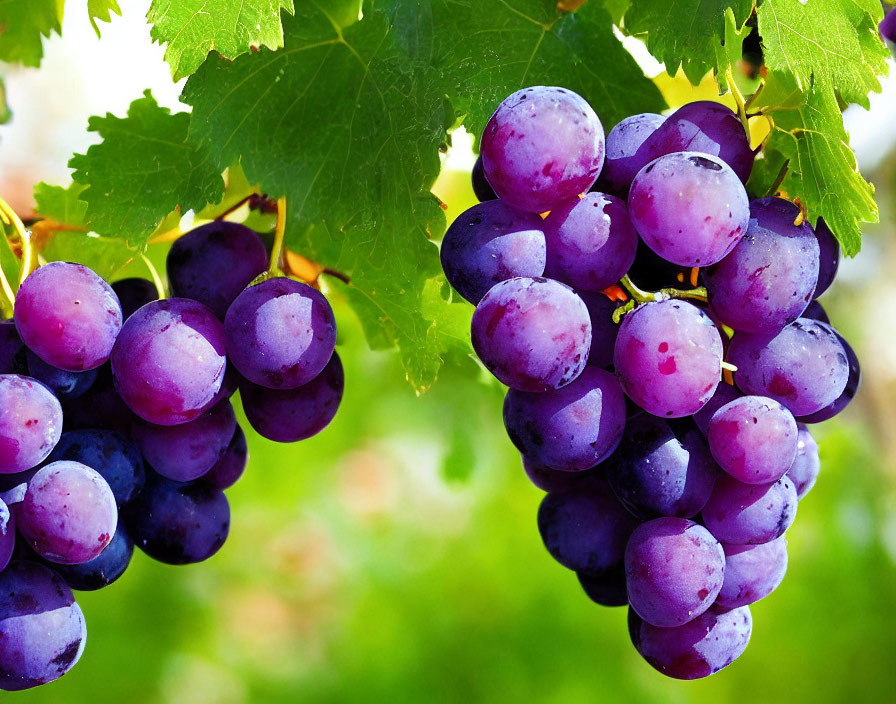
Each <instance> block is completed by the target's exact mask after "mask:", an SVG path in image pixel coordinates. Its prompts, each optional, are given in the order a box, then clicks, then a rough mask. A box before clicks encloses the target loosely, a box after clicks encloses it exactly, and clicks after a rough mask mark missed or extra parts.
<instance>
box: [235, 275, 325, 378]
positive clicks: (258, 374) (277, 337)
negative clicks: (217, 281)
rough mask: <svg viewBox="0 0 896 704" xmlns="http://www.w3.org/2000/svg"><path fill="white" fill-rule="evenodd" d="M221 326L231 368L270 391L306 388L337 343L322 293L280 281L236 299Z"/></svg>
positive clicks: (286, 280) (245, 292)
mask: <svg viewBox="0 0 896 704" xmlns="http://www.w3.org/2000/svg"><path fill="white" fill-rule="evenodd" d="M224 328H225V330H226V331H227V353H228V354H229V355H230V360H231V362H233V366H235V367H236V368H237V371H239V372H240V374H242V375H243V376H244V377H246V379H248V380H249V381H251V382H253V383H255V384H259V385H261V386H265V387H267V388H269V389H295V388H296V387H299V386H301V385H302V384H307V383H308V382H309V381H311V380H312V379H313V378H314V377H316V376H317V375H318V374H320V372H321V371H322V370H323V368H324V367H325V366H326V365H327V362H329V361H330V357H332V356H333V349H334V348H335V345H336V320H335V318H334V317H333V309H332V308H330V304H329V302H328V301H327V299H326V298H324V295H323V294H322V293H321V292H320V291H317V290H315V289H313V288H311V287H310V286H308V285H307V284H303V283H299V282H298V281H293V280H292V279H286V278H282V277H279V278H275V279H268V280H267V281H263V282H262V283H260V284H258V285H257V286H251V287H249V288H247V289H246V290H245V291H243V292H242V293H241V294H240V295H239V296H237V298H236V300H235V301H234V302H233V305H232V306H230V310H228V311H227V317H226V318H225V320H224Z"/></svg>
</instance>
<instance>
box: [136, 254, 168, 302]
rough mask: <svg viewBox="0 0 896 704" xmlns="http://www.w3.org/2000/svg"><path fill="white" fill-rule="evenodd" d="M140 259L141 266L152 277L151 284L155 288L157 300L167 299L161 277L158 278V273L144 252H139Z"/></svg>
mask: <svg viewBox="0 0 896 704" xmlns="http://www.w3.org/2000/svg"><path fill="white" fill-rule="evenodd" d="M140 259H142V260H143V264H144V265H145V266H146V268H147V269H148V270H149V275H150V276H151V277H152V282H153V284H155V287H156V293H158V294H159V300H160V301H161V300H164V299H166V298H168V295H167V294H166V293H165V284H163V283H162V277H161V276H159V272H158V271H157V270H156V267H155V265H154V264H153V263H152V262H151V261H150V260H149V257H147V256H146V253H145V252H140Z"/></svg>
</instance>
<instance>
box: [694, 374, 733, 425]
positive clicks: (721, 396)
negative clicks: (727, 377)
mask: <svg viewBox="0 0 896 704" xmlns="http://www.w3.org/2000/svg"><path fill="white" fill-rule="evenodd" d="M741 396H743V394H742V393H741V392H740V391H738V390H737V389H736V388H735V387H734V386H731V384H726V383H720V384H719V385H718V386H717V387H716V392H715V393H714V394H713V395H712V398H711V399H709V401H707V402H706V405H705V406H703V408H701V409H700V410H699V411H697V412H696V413H695V414H694V422H695V423H696V424H697V427H698V428H700V432H701V433H703V434H704V435H706V433H707V432H709V422H710V421H711V420H712V417H713V414H715V412H716V411H717V410H719V409H720V408H721V407H722V406H724V405H725V404H726V403H728V402H730V401H733V400H734V399H737V398H740V397H741Z"/></svg>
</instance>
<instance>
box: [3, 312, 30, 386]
mask: <svg viewBox="0 0 896 704" xmlns="http://www.w3.org/2000/svg"><path fill="white" fill-rule="evenodd" d="M24 355H25V345H24V344H22V339H21V338H20V337H19V331H18V330H16V324H15V323H14V322H13V321H12V320H0V374H19V373H21V372H23V371H25V370H24V368H23V365H22V359H23V357H24Z"/></svg>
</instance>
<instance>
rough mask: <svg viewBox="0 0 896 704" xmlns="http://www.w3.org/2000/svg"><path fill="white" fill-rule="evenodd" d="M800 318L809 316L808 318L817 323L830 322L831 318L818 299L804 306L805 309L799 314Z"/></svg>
mask: <svg viewBox="0 0 896 704" xmlns="http://www.w3.org/2000/svg"><path fill="white" fill-rule="evenodd" d="M800 317H801V318H809V320H817V321H818V322H819V323H827V324H828V325H830V324H831V319H830V318H829V317H828V314H827V311H825V309H824V308H823V307H822V305H821V303H819V302H818V301H812V302H811V303H809V305H808V306H806V310H804V311H803V314H802V315H801V316H800Z"/></svg>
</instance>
